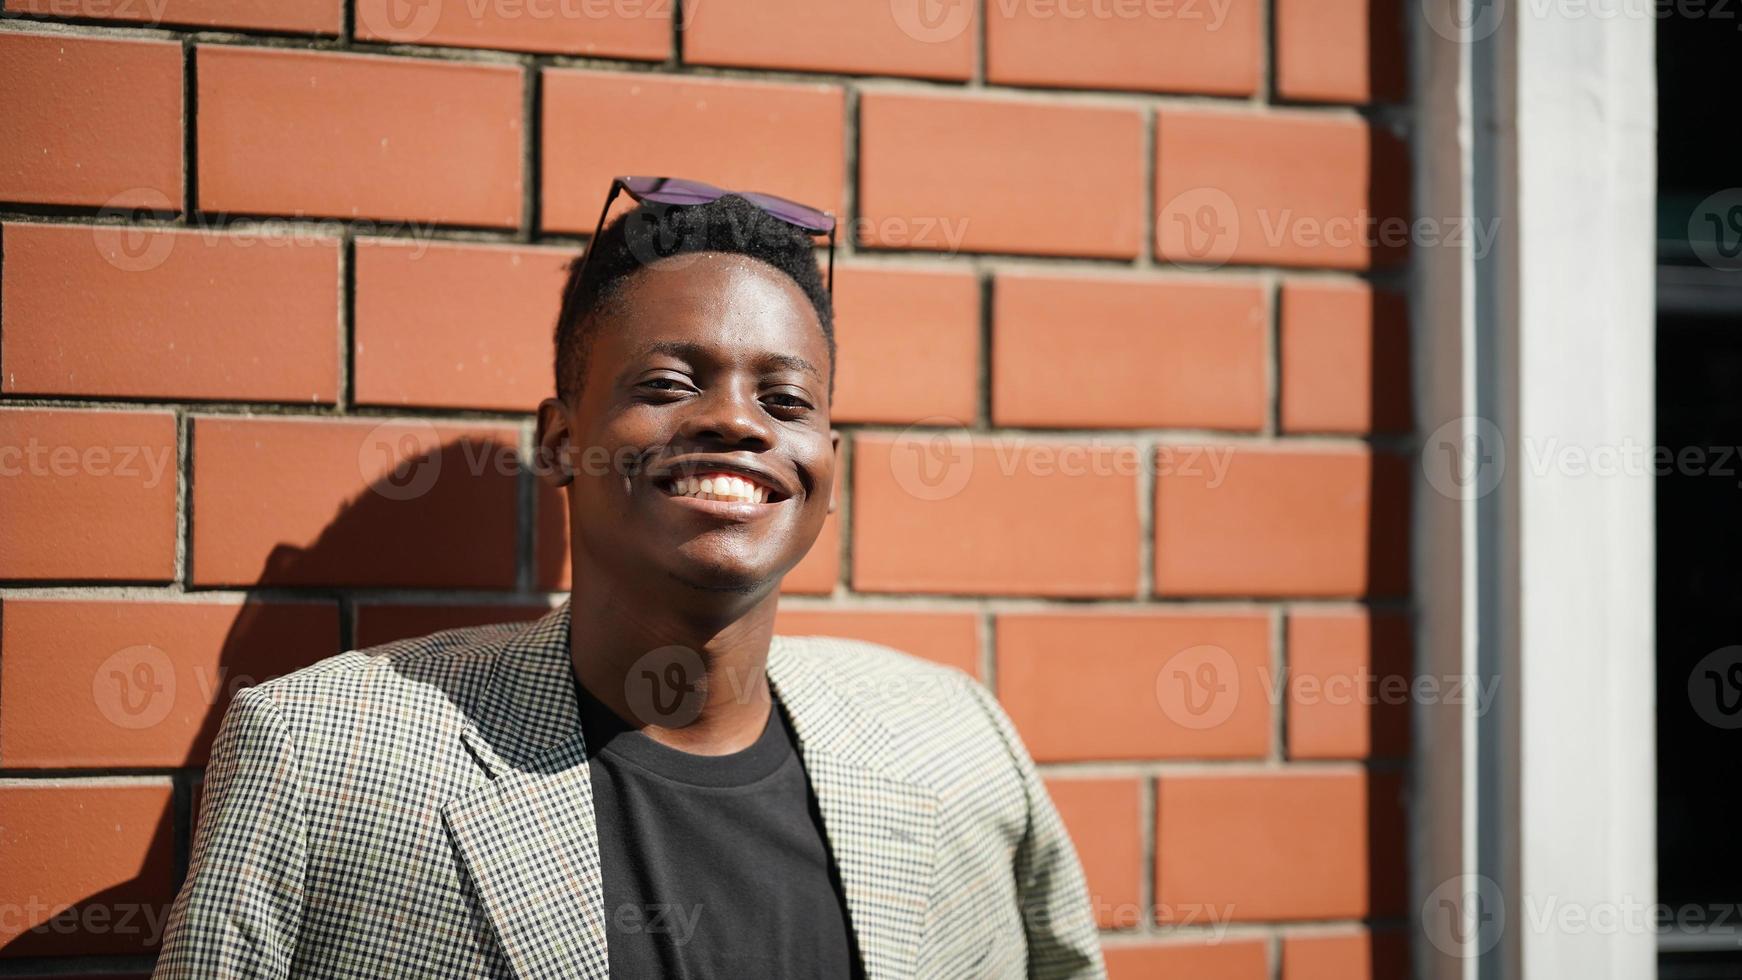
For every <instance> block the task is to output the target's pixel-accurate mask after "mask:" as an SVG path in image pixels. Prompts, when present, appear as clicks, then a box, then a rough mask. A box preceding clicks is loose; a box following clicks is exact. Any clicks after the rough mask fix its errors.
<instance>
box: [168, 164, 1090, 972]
mask: <svg viewBox="0 0 1742 980" xmlns="http://www.w3.org/2000/svg"><path fill="white" fill-rule="evenodd" d="M623 186H624V187H625V188H627V189H629V190H630V192H631V193H632V194H635V195H636V196H637V197H641V198H642V199H643V200H642V203H641V204H640V205H639V206H638V207H637V208H635V209H634V210H633V211H631V212H630V213H629V214H628V215H627V216H626V217H625V218H623V219H620V220H618V221H617V222H615V223H613V224H612V225H610V226H609V227H607V228H604V230H603V231H602V232H601V233H600V234H597V235H595V237H594V240H593V243H592V244H591V245H590V246H589V249H588V255H587V257H586V258H585V259H584V260H583V261H582V262H580V263H577V268H575V269H574V270H572V271H571V273H570V280H569V283H568V285H567V287H566V291H565V298H564V304H563V307H564V309H563V313H562V316H561V317H560V322H559V324H558V328H557V375H556V388H557V393H558V397H556V398H551V399H547V400H546V401H545V402H544V403H543V404H541V405H540V406H539V414H538V442H539V446H540V449H541V475H542V476H543V477H544V478H545V479H547V480H550V481H551V482H553V483H556V484H557V485H561V486H566V487H567V488H568V494H567V496H568V501H569V521H570V527H571V529H572V534H571V554H570V558H571V562H572V569H573V577H574V585H573V589H572V594H571V596H570V598H569V600H568V601H567V602H565V603H564V604H563V605H562V606H561V607H560V608H558V609H556V610H555V611H553V612H551V613H550V614H549V615H547V616H545V617H544V618H543V619H540V620H539V621H537V622H535V623H533V624H531V625H507V626H496V627H485V628H469V629H460V630H449V631H447V632H443V633H437V634H435V635H433V636H428V637H423V638H420V639H415V640H406V641H402V642H398V643H393V644H389V645H387V646H383V647H377V648H374V649H370V650H364V651H360V652H358V651H354V652H351V653H346V654H343V655H341V656H338V657H335V658H332V659H329V660H326V661H323V662H321V663H319V664H316V665H314V666H312V667H309V668H307V669H304V670H300V671H297V672H295V673H293V674H290V675H287V676H285V677H281V678H278V679H276V680H273V681H269V682H267V683H264V684H261V685H259V686H257V687H253V688H249V689H246V690H244V691H242V692H241V693H240V694H239V695H237V697H236V699H235V701H234V702H233V704H232V705H231V707H230V709H229V713H228V715H227V716H226V718H225V720H224V724H223V727H222V730H221V732H220V734H219V736H218V739H217V743H216V745H215V746H214V748H213V752H212V759H211V764H210V766H209V767H208V769H207V771H206V783H205V789H204V803H203V805H202V808H201V813H200V820H199V829H198V832H197V834H196V836H195V839H194V844H193V853H192V856H191V862H192V863H191V868H190V870H189V875H188V880H187V883H186V885H185V886H184V887H183V888H182V891H181V894H180V896H179V897H178V898H177V900H176V903H175V907H174V909H173V912H172V914H171V918H170V923H169V927H168V931H167V934H166V938H165V941H164V945H163V950H162V954H161V957H160V959H159V961H158V967H157V976H159V977H201V978H204V977H219V976H250V977H252V976H296V977H323V978H325V977H332V978H341V977H343V978H350V977H388V976H408V977H409V976H467V977H473V976H491V977H510V976H512V977H522V978H527V977H551V978H570V977H586V978H596V980H603V978H606V977H611V978H616V980H625V978H643V977H645V978H666V977H676V978H689V977H694V978H704V977H706V978H731V980H739V978H757V980H761V978H770V977H795V978H800V977H802V978H806V980H812V978H831V980H832V978H849V977H867V978H870V980H894V978H905V977H939V978H946V980H955V978H968V977H1023V976H1030V977H1099V976H1102V975H1103V967H1102V960H1101V953H1100V948H1099V944H1098V940H1097V936H1096V931H1095V924H1094V921H1093V919H1092V917H1091V915H1090V911H1089V904H1088V899H1087V896H1086V892H1085V888H1084V884H1083V878H1082V872H1081V869H1080V868H1079V866H1078V862H1077V858H1076V855H1075V853H1074V851H1073V849H1072V846H1071V842H1070V840H1069V839H1068V838H1067V836H1066V835H1065V833H1064V830H1063V827H1062V826H1061V824H1060V822H1059V818H1058V815H1057V813H1056V811H1055V810H1054V808H1053V806H1052V804H1051V802H1050V801H1049V800H1048V798H1047V795H1046V791H1045V790H1044V788H1043V787H1042V784H1041V781H1040V779H1039V777H1038V776H1037V774H1036V772H1035V769H1034V765H1033V763H1032V762H1031V761H1030V759H1029V757H1028V755H1027V753H1026V752H1025V751H1024V749H1023V747H1022V744H1021V742H1020V741H1019V740H1018V738H1017V736H1016V733H1015V731H1014V729H1013V728H1012V727H1011V725H1010V723H1009V721H1008V719H1007V718H1006V717H1005V716H1004V714H1003V713H1002V711H1001V710H1000V709H999V707H998V705H997V703H996V701H995V700H994V699H993V698H992V697H991V696H990V695H989V694H988V693H987V692H986V691H985V690H984V689H983V688H982V687H981V686H980V685H979V684H978V683H977V682H975V681H973V680H972V679H970V678H968V677H966V676H965V675H962V674H961V673H959V672H956V671H953V670H948V669H945V668H941V667H937V666H934V665H930V664H926V663H924V662H922V661H919V660H916V659H913V658H910V657H908V656H906V655H904V654H901V653H897V652H895V651H892V650H888V649H885V648H882V647H878V646H875V645H872V644H868V643H862V642H854V641H848V640H837V639H825V638H818V637H804V638H796V637H785V636H775V635H774V613H775V605H776V602H777V600H778V597H779V586H780V582H781V578H782V576H784V575H785V574H786V573H787V572H788V571H790V570H791V569H792V567H793V566H794V565H796V564H797V563H798V562H799V560H800V559H801V558H802V557H804V555H805V552H806V551H808V550H809V549H810V547H811V544H812V542H813V541H814V540H815V539H816V537H817V534H818V532H819V530H820V529H821V527H822V524H823V519H824V517H825V516H826V515H827V514H828V512H829V511H830V510H832V509H833V506H834V502H833V487H834V483H835V477H836V473H835V466H836V459H837V451H838V446H839V441H840V440H839V436H838V435H837V434H836V433H835V432H834V431H833V430H832V429H831V428H830V423H829V398H830V394H831V389H832V379H833V373H834V332H833V322H832V315H831V307H830V298H829V291H828V289H827V287H826V286H825V284H824V282H823V280H822V277H821V275H820V274H819V269H818V267H817V262H816V258H815V253H814V248H813V243H812V241H811V239H810V237H809V235H808V234H807V233H806V230H809V231H817V230H818V229H817V228H815V227H809V228H807V229H805V230H801V228H800V227H798V226H795V224H793V223H790V222H791V221H792V220H793V219H792V218H791V216H790V214H789V213H787V212H784V211H782V207H783V206H784V205H788V204H790V202H779V201H778V200H777V199H769V198H765V197H761V196H756V195H753V196H752V197H753V199H754V200H755V201H756V202H757V203H755V204H753V203H751V202H750V201H748V200H746V199H745V198H743V197H738V196H726V197H718V198H717V199H712V200H708V199H707V198H708V195H706V194H703V195H700V196H699V197H697V198H696V199H695V200H696V203H691V204H689V205H688V206H672V205H669V204H666V203H660V201H659V198H660V195H659V194H658V193H656V192H654V191H653V188H654V186H655V185H653V184H648V185H635V184H625V185H623ZM613 193H615V190H614V192H613ZM686 200H687V199H686ZM608 207H609V203H607V208H608ZM813 213H814V212H813ZM602 223H603V219H602V218H601V224H602ZM801 223H802V222H801ZM831 266H832V255H831ZM831 275H832V272H831Z"/></svg>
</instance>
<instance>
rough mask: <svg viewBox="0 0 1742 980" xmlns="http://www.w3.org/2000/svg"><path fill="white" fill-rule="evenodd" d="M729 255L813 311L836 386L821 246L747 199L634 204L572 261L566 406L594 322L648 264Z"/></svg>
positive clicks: (563, 379) (560, 357)
mask: <svg viewBox="0 0 1742 980" xmlns="http://www.w3.org/2000/svg"><path fill="white" fill-rule="evenodd" d="M695 252H726V253H731V254H734V255H744V256H748V257H749V258H753V259H756V260H758V261H761V262H765V263H767V264H769V265H771V266H773V267H774V268H776V269H779V270H780V271H781V272H783V273H785V274H786V275H787V276H788V277H789V278H790V279H792V281H793V282H795V283H797V284H798V288H799V289H801V290H803V291H804V294H805V298H807V299H809V300H810V302H811V306H812V307H814V308H815V309H816V313H817V320H818V321H819V322H820V323H821V324H822V328H823V340H824V341H825V342H826V343H827V344H828V349H829V389H830V390H831V391H833V390H834V387H835V318H834V312H833V309H832V305H831V302H830V296H829V290H828V288H827V287H826V286H825V285H824V284H823V277H822V273H821V271H820V270H819V269H818V268H817V257H816V246H815V243H814V242H813V241H812V239H811V236H810V235H809V234H807V233H806V232H805V231H804V230H802V229H800V228H798V227H796V226H794V225H789V224H787V223H786V222H784V221H782V220H780V219H779V218H776V217H774V216H773V215H771V214H769V213H768V212H766V211H764V210H762V209H761V208H759V207H757V206H756V205H754V204H751V203H750V202H749V201H746V200H745V199H743V198H741V197H739V196H737V195H735V194H728V195H726V196H725V197H722V198H720V199H718V200H715V201H711V202H709V203H707V204H694V205H681V206H680V205H663V204H658V203H654V202H643V203H640V204H637V205H636V206H635V207H634V208H633V209H632V210H630V211H627V212H625V213H624V214H623V215H621V216H620V217H618V218H617V219H616V220H614V221H612V222H611V223H610V224H609V225H607V226H605V229H604V230H603V231H601V232H600V233H599V235H598V237H597V238H596V239H595V240H594V241H592V242H589V243H588V244H587V251H586V253H585V254H584V255H582V256H580V257H578V258H576V259H575V260H573V261H572V262H570V263H569V270H568V281H567V282H566V283H565V284H564V286H563V303H562V312H561V313H559V314H558V315H557V321H556V392H557V397H558V398H561V399H562V400H564V401H568V400H570V399H571V398H572V397H573V396H574V395H575V394H576V393H577V392H579V390H580V385H581V380H582V378H584V377H585V376H586V368H587V355H588V352H589V351H590V349H591V347H592V342H591V335H592V330H591V329H590V323H591V321H592V320H593V316H594V314H596V313H598V312H599V311H600V310H602V309H605V308H606V306H607V305H608V304H609V302H610V301H611V299H612V297H613V296H614V295H615V294H616V292H617V290H618V288H619V287H620V286H621V285H622V284H623V282H624V281H625V280H626V279H628V278H629V276H630V275H632V274H634V273H635V272H637V271H638V270H640V269H641V268H643V267H644V266H647V265H650V264H652V263H653V262H656V261H658V260H660V259H664V258H669V257H671V256H674V255H684V254H690V253H695Z"/></svg>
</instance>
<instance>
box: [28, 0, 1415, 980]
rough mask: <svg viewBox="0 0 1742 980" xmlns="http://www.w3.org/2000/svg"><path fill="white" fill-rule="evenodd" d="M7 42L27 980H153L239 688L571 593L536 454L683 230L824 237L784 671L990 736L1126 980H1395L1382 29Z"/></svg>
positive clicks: (263, 30) (664, 6) (207, 23)
mask: <svg viewBox="0 0 1742 980" xmlns="http://www.w3.org/2000/svg"><path fill="white" fill-rule="evenodd" d="M4 4H5V10H6V12H7V14H8V18H9V19H7V20H6V21H5V22H4V23H0V102H3V107H4V111H0V221H3V239H0V249H3V252H0V470H3V472H0V883H3V884H0V913H3V914H0V972H6V971H7V970H17V969H25V970H27V971H28V970H30V969H36V968H41V969H44V970H50V969H54V968H56V964H55V963H53V962H52V961H54V960H56V959H57V958H59V957H63V956H67V955H73V954H77V955H80V956H86V957H91V956H96V957H102V959H98V960H86V961H83V962H84V963H85V964H86V965H90V964H91V963H97V964H99V965H102V964H108V965H109V966H112V967H113V968H115V969H117V970H121V971H127V970H133V971H139V970H143V969H145V968H147V967H148V965H149V961H150V956H151V952H152V950H153V948H154V946H155V942H156V938H157V931H158V929H159V928H160V927H161V917H162V915H163V914H164V912H165V910H166V909H167V904H168V902H169V901H170V899H171V897H172V896H173V893H174V890H175V888H176V885H177V882H178V878H179V875H180V874H181V872H182V870H183V868H184V865H185V862H186V853H187V844H188V836H189V832H190V824H191V822H192V815H193V814H194V813H196V812H197V798H198V787H199V772H200V767H201V765H202V764H203V762H204V761H205V758H206V753H207V751H208V747H209V745H210V742H211V739H212V736H213V734H214V732H215V729H216V725H217V722H218V720H219V718H220V717H221V714H222V711H223V708H224V705H225V704H226V703H227V699H228V697H229V696H230V694H231V693H232V692H233V691H234V690H235V689H236V688H237V687H238V686H241V685H244V684H248V683H253V682H255V681H258V680H260V679H264V678H266V677H269V676H273V675H276V674H279V673H282V672H284V671H287V670H290V669H294V668H295V667H298V666H301V665H303V664H306V663H309V662H311V661H313V660H316V659H319V658H321V657H324V656H327V655H330V654H333V653H336V652H339V651H340V650H343V649H346V648H348V647H351V646H361V645H367V644H373V643H379V642H382V641H385V640H388V639H392V638H395V637H400V636H406V635H413V634H417V633H421V632H426V631H429V630H431V629H434V628H438V627H443V626H448V625H455V624H460V623H471V622H482V621H488V620H493V619H501V618H506V617H526V616H531V615H533V614H535V613H536V611H537V610H538V609H539V608H540V607H541V606H542V605H543V604H545V603H547V602H548V601H549V600H551V599H552V598H553V597H555V596H556V595H557V594H558V593H560V590H562V589H563V588H565V587H566V576H567V573H566V569H565V567H564V565H565V545H564V541H563V536H564V534H565V528H564V527H563V515H562V512H561V510H560V509H559V506H558V505H559V503H560V501H559V500H558V498H556V497H555V496H554V495H553V494H549V493H546V492H542V491H539V490H537V489H536V488H535V485H534V483H533V482H532V481H531V480H530V478H529V477H527V476H526V474H524V473H523V472H521V471H520V470H519V468H518V467H517V466H515V465H514V453H515V451H516V450H522V449H525V448H526V447H528V446H529V445H530V441H531V420H530V416H529V415H528V414H527V412H528V410H529V409H530V408H531V406H532V405H534V404H535V403H536V401H537V400H538V399H539V398H540V397H541V396H543V395H544V394H545V393H546V392H547V391H548V390H549V387H550V378H549V373H550V366H549V362H550V350H549V330H550V326H551V321H552V318H553V316H554V314H555V310H556V304H557V286H558V283H559V280H560V270H561V267H562V264H563V263H564V261H565V260H567V259H568V258H569V257H570V256H572V255H573V254H575V253H576V252H578V250H579V249H580V248H581V247H582V246H583V245H584V236H585V235H587V234H589V233H590V232H591V230H592V226H593V222H594V219H595V217H596V213H597V208H598V206H599V203H600V201H601V198H602V195H603V192H604V191H605V189H606V185H607V183H608V180H609V177H610V176H611V175H612V174H614V173H669V174H676V175H683V176H694V177H700V178H704V179H709V180H713V181H715V182H717V183H721V184H723V185H726V186H734V187H746V188H754V189H762V190H767V191H771V192H774V193H779V194H784V195H787V196H791V197H795V198H798V199H800V200H804V201H808V202H812V203H815V204H818V205H821V206H825V207H828V208H831V209H833V210H835V211H837V212H838V213H839V214H841V215H842V216H843V218H844V219H845V224H846V229H847V234H846V237H845V240H844V241H843V242H842V243H841V249H840V251H841V256H840V262H839V270H838V275H837V281H838V287H837V306H838V310H839V321H840V328H839V331H840V349H841V361H840V365H839V389H838V399H837V401H838V404H837V414H836V421H837V422H838V423H839V424H840V427H841V428H842V430H843V432H844V434H845V438H844V449H845V451H846V454H847V455H846V460H845V467H844V478H843V481H842V484H841V486H840V493H841V508H840V511H839V513H838V514H837V515H836V516H835V517H834V518H832V519H831V522H830V524H829V526H828V528H827V529H826V531H825V533H824V536H823V538H822V539H821V540H820V541H819V542H818V544H817V546H816V548H815V549H814V551H813V552H812V554H811V556H810V557H809V558H807V560H806V561H805V563H804V564H803V565H802V566H801V568H800V569H798V570H797V571H796V572H795V573H794V574H793V575H792V576H791V577H790V578H789V579H788V581H787V583H786V594H787V596H788V598H787V599H786V600H785V601H784V602H783V605H782V614H781V623H780V628H781V629H782V630H783V631H785V632H801V631H803V632H836V633H841V634H846V635H853V636H860V637H865V638H869V639H873V640H878V641H881V642H885V643H889V644H892V645H894V646H897V647H901V648H904V649H907V650H909V651H911V652H913V653H916V654H918V655H921V656H924V657H928V658H931V659H935V660H938V661H942V662H946V663H950V664H954V665H956V666H959V667H961V668H963V669H965V670H968V671H970V672H973V673H975V674H976V675H978V676H979V677H980V678H981V679H982V680H983V681H985V682H986V683H987V684H989V685H991V686H992V687H993V688H994V689H995V690H996V691H997V693H998V696H999V697H1000V699H1001V700H1002V701H1003V703H1004V704H1005V705H1006V707H1007V708H1008V710H1009V711H1010V713H1011V715H1012V716H1013V717H1014V719H1015V721H1016V723H1017V725H1018V726H1019V727H1020V729H1021V731H1022V733H1023V735H1024V737H1025V738H1026V739H1027V741H1028V745H1029V747H1030V749H1031V750H1032V752H1033V754H1034V756H1035V757H1036V758H1037V759H1038V760H1039V761H1040V762H1041V764H1042V768H1043V770H1044V771H1045V772H1046V774H1047V776H1048V779H1049V782H1050V785H1051V787H1052V789H1053V792H1054V794H1055V797H1056V800H1057V803H1058V806H1059V808H1060V810H1061V811H1062V812H1063V814H1064V816H1065V819H1066V822H1067V823H1068V824H1069V825H1070V827H1071V829H1072V832H1073V834H1074V836H1075V837H1076V839H1077V843H1078V846H1079V848H1080V850H1081V853H1082V857H1083V861H1084V865H1085V867H1086V869H1087V872H1088V877H1089V882H1090V886H1091V890H1092V891H1093V893H1094V897H1095V901H1096V902H1097V906H1098V914H1099V915H1100V918H1101V921H1102V924H1103V926H1104V927H1105V928H1106V930H1107V933H1106V939H1107V948H1108V953H1109V962H1110V965H1111V967H1112V971H1113V974H1114V976H1115V977H1118V978H1136V977H1145V976H1191V977H1198V978H1230V980H1267V978H1271V977H1278V976H1279V977H1280V978H1281V980H1316V978H1333V977H1334V978H1339V980H1346V978H1364V977H1372V978H1380V977H1399V976H1403V975H1404V972H1405V971H1404V966H1403V956H1404V953H1405V951H1406V948H1407V937H1406V936H1405V935H1404V933H1403V927H1404V924H1405V923H1406V921H1407V912H1408V910H1407V909H1406V908H1405V907H1404V892H1403V885H1404V882H1405V875H1406V872H1405V869H1404V865H1403V850H1402V803H1401V795H1400V794H1401V788H1402V784H1403V778H1404V776H1405V774H1406V769H1405V762H1404V760H1405V758H1406V756H1407V753H1408V746H1407V736H1408V718H1407V710H1406V709H1405V708H1403V707H1401V706H1399V705H1396V704H1390V703H1377V704H1375V703H1370V702H1372V701H1374V700H1375V699H1374V698H1372V697H1363V696H1361V695H1360V693H1359V692H1357V693H1356V694H1355V695H1354V696H1350V694H1349V688H1348V683H1347V682H1350V681H1354V680H1358V679H1359V678H1362V677H1365V676H1367V675H1369V674H1373V673H1378V674H1382V675H1383V674H1398V673H1406V672H1407V670H1408V666H1409V656H1410V651H1409V646H1408V644H1409V631H1408V625H1407V612H1408V594H1409V582H1408V578H1407V554H1406V539H1407V522H1408V499H1407V498H1408V478H1407V473H1406V466H1405V463H1404V461H1403V459H1404V457H1403V450H1404V449H1405V447H1406V446H1407V445H1408V431H1407V430H1408V428H1409V426H1410V411H1409V393H1408V390H1407V385H1406V383H1405V379H1406V377H1407V365H1406V360H1407V350H1406V347H1407V323H1406V320H1405V312H1406V311H1405V306H1404V303H1403V300H1402V298H1401V296H1400V295H1399V292H1398V290H1399V288H1400V287H1401V285H1402V282H1403V273H1404V263H1405V262H1406V261H1407V254H1406V249H1405V248H1403V247H1399V246H1397V245H1396V244H1395V242H1391V243H1387V242H1386V241H1379V240H1372V239H1371V238H1370V236H1366V235H1354V236H1350V235H1349V234H1348V232H1349V230H1350V228H1349V226H1348V224H1347V223H1348V222H1349V221H1351V220H1359V219H1361V218H1363V217H1365V216H1373V217H1375V218H1381V217H1387V216H1401V215H1402V214H1403V213H1404V202H1405V201H1406V194H1407V187H1408V172H1407V167H1408V161H1407V155H1406V151H1405V150H1404V143H1403V141H1402V139H1401V138H1400V135H1399V134H1400V132H1401V128H1400V127H1399V126H1398V125H1396V123H1397V122H1398V121H1399V120H1401V119H1403V118H1404V111H1405V108H1406V107H1404V106H1403V105H1402V103H1403V101H1404V98H1405V90H1406V86H1405V83H1404V71H1403V57H1402V51H1403V48H1404V38H1403V31H1402V27H1401V23H1400V21H1401V18H1400V17H1399V16H1398V15H1397V14H1396V13H1395V8H1396V7H1397V6H1398V5H1394V4H1388V3H1385V2H1377V0H1372V2H1370V0H1215V2H1212V0H975V2H966V0H963V2H958V3H955V4H949V3H946V4H942V5H937V4H928V3H925V2H923V0H686V3H685V4H684V9H683V11H682V22H683V23H682V27H681V28H679V27H677V26H675V24H674V19H673V7H672V3H671V2H670V0H469V2H468V0H422V2H415V3H414V2H408V0H354V2H352V3H347V2H345V0H271V2H267V0H4ZM914 423H919V425H918V426H917V427H911V426H913V425H914ZM910 427H911V428H910ZM1284 671H1286V672H1287V676H1288V677H1289V678H1290V680H1289V681H1287V682H1284V681H1282V680H1280V679H1279V678H1280V677H1282V676H1283V672H1284ZM1338 682H1344V683H1343V685H1342V686H1341V687H1337V684H1338ZM1333 688H1335V689H1336V690H1338V691H1341V692H1343V693H1342V694H1341V695H1337V694H1332V693H1330V692H1331V691H1332V690H1333ZM1379 700H1381V701H1395V700H1397V699H1395V698H1389V699H1379ZM110 957H112V959H110ZM61 965H64V964H61Z"/></svg>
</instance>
